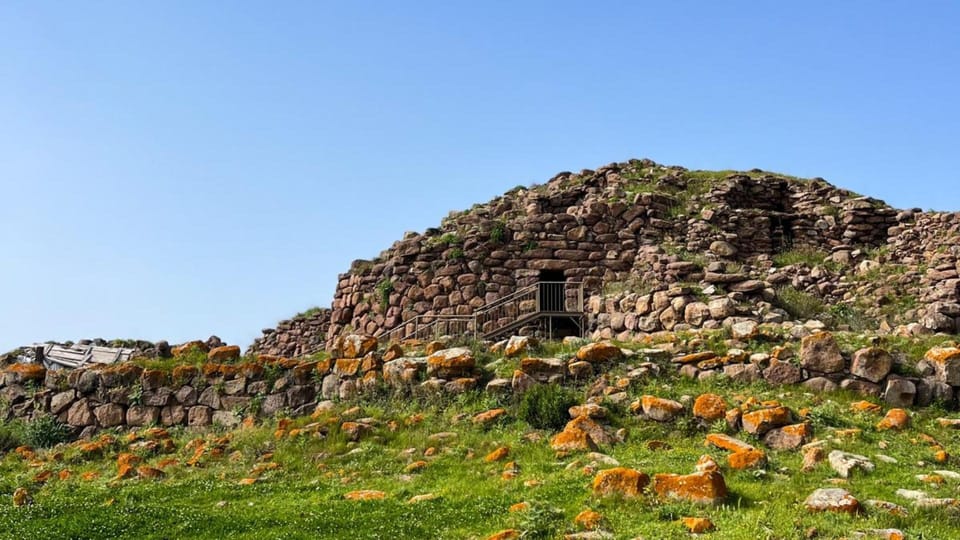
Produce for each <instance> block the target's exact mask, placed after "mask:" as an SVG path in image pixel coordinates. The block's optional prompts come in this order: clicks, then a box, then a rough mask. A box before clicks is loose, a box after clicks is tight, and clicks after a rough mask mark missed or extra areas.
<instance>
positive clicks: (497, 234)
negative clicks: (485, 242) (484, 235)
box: [490, 221, 507, 244]
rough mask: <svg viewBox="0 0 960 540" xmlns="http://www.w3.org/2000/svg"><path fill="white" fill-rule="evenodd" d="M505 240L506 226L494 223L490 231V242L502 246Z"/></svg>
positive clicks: (499, 222)
mask: <svg viewBox="0 0 960 540" xmlns="http://www.w3.org/2000/svg"><path fill="white" fill-rule="evenodd" d="M506 238H507V226H506V224H504V223H503V222H502V221H498V222H496V223H494V225H493V228H492V229H491V230H490V241H491V242H493V243H494V244H502V243H503V241H504V240H506Z"/></svg>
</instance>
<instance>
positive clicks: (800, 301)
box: [774, 285, 827, 319]
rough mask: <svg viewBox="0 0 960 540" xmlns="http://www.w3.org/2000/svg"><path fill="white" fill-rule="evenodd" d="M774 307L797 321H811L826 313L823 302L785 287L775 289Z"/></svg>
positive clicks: (788, 286) (792, 288)
mask: <svg viewBox="0 0 960 540" xmlns="http://www.w3.org/2000/svg"><path fill="white" fill-rule="evenodd" d="M774 302H775V303H776V305H777V306H778V307H780V308H782V309H783V310H784V311H786V312H787V313H789V314H790V316H791V317H794V318H797V319H813V318H815V317H817V316H819V315H821V314H822V313H823V312H824V311H826V309H827V307H826V306H825V305H824V303H823V300H821V299H819V298H817V297H816V296H814V295H812V294H810V293H807V292H803V291H800V290H797V289H795V288H794V287H792V286H790V285H787V286H786V287H781V288H779V289H777V296H776V298H775V299H774Z"/></svg>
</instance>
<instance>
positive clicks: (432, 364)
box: [427, 347, 476, 379]
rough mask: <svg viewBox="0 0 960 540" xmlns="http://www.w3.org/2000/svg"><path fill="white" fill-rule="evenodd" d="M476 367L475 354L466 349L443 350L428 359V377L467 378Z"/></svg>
mask: <svg viewBox="0 0 960 540" xmlns="http://www.w3.org/2000/svg"><path fill="white" fill-rule="evenodd" d="M475 366H476V360H474V358H473V353H472V352H471V351H470V349H467V348H466V347H454V348H452V349H441V350H439V351H437V352H435V353H433V354H431V355H430V356H428V357H427V375H429V376H434V377H439V378H441V379H454V378H457V377H464V376H467V375H469V374H470V373H471V372H472V371H473V368H474V367H475Z"/></svg>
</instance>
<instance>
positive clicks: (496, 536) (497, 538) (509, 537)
mask: <svg viewBox="0 0 960 540" xmlns="http://www.w3.org/2000/svg"><path fill="white" fill-rule="evenodd" d="M517 538H520V531H518V530H517V529H504V530H502V531H499V532H495V533H493V534H491V535H490V536H488V537H487V540H515V539H517Z"/></svg>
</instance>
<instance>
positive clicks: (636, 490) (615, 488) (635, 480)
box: [593, 467, 650, 497]
mask: <svg viewBox="0 0 960 540" xmlns="http://www.w3.org/2000/svg"><path fill="white" fill-rule="evenodd" d="M649 483H650V476H648V475H647V474H645V473H642V472H640V471H637V470H634V469H628V468H626V467H615V468H613V469H606V470H603V471H600V472H599V473H597V476H595V477H594V478H593V493H594V494H595V495H602V496H607V495H618V496H621V497H639V496H640V495H642V494H643V490H644V488H646V487H647V485H648V484H649Z"/></svg>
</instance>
